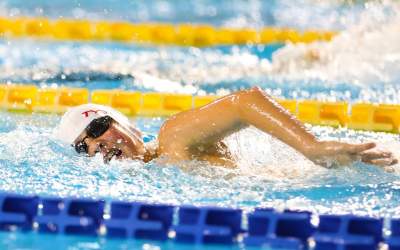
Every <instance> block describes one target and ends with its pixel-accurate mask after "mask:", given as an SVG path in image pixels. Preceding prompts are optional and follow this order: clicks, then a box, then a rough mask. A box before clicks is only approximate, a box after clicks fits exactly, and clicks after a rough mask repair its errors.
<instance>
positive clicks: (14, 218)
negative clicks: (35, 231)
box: [0, 194, 38, 230]
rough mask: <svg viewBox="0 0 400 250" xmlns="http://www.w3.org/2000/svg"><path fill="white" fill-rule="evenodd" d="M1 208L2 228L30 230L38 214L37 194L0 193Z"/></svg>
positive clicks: (0, 225) (0, 228)
mask: <svg viewBox="0 0 400 250" xmlns="http://www.w3.org/2000/svg"><path fill="white" fill-rule="evenodd" d="M0 208H1V210H0V230H12V228H19V229H22V230H30V229H32V221H33V217H34V216H35V215H36V214H37V210H38V199H37V197H35V196H22V195H3V194H0Z"/></svg>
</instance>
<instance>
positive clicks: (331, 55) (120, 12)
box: [0, 0, 400, 249]
mask: <svg viewBox="0 0 400 250" xmlns="http://www.w3.org/2000/svg"><path fill="white" fill-rule="evenodd" d="M0 13H2V14H3V15H5V16H15V15H16V16H19V15H35V16H36V15H37V16H47V17H51V18H58V17H60V15H62V16H63V17H76V18H89V19H109V20H129V21H163V22H164V21H166V22H174V23H180V22H194V23H210V24H213V25H218V26H229V27H256V28H257V27H261V26H264V25H272V26H289V27H295V28H300V29H310V28H324V29H330V30H341V31H343V33H342V35H341V36H339V37H338V38H336V39H334V41H332V42H330V43H317V44H313V45H306V46H303V45H287V46H284V47H282V46H283V45H279V44H277V45H269V46H221V47H212V48H203V49H198V48H180V47H154V46H143V45H141V46H139V45H130V44H119V43H79V42H47V41H34V40H30V39H23V40H1V41H0V79H1V81H3V82H7V81H11V82H21V83H34V84H37V85H39V86H70V87H87V88H89V89H98V88H106V89H111V88H121V89H125V90H140V91H173V92H179V93H192V94H215V93H216V94H224V93H229V92H231V91H234V90H237V89H241V88H246V87H250V86H254V85H259V86H261V87H262V88H263V89H265V90H266V91H267V92H269V93H271V94H272V95H274V96H277V97H285V98H298V99H302V98H316V99H319V100H332V101H333V100H346V101H349V102H358V101H371V102H386V103H399V94H398V93H399V91H398V90H399V84H398V83H399V79H400V73H399V72H400V68H399V67H400V66H399V65H400V64H399V62H400V54H399V51H400V48H399V46H400V45H399V43H398V41H399V40H400V39H399V35H400V32H398V31H399V30H398V29H399V27H400V25H399V24H400V21H399V4H398V3H396V2H392V1H381V2H366V3H364V2H357V3H354V4H349V3H346V2H341V1H330V2H329V3H319V2H318V3H316V2H313V1H227V0H225V1H222V0H220V1H194V0H193V1H152V2H149V1H111V0H108V1H66V0H64V1H57V2H52V1H48V0H46V1H29V2H26V1H16V0H14V1H11V0H6V1H2V3H1V5H0ZM382 37H385V39H382ZM310 49H313V50H317V51H318V52H319V53H320V55H321V57H320V60H317V61H313V60H309V59H308V58H307V57H306V56H305V55H307V51H308V50H310ZM273 52H275V53H274V54H273ZM142 74H149V75H152V76H154V77H157V78H161V79H163V81H161V80H158V79H151V78H150V79H148V78H146V77H145V80H143V79H142V78H138V77H137V76H138V75H142ZM58 120H59V117H58V116H54V115H33V116H32V115H25V114H10V113H5V112H1V113H0V152H1V154H0V173H1V176H2V178H1V179H0V190H2V191H10V192H17V193H22V194H41V195H58V196H63V197H64V196H79V197H94V198H105V199H121V200H122V199H123V200H130V201H137V200H139V201H149V202H167V203H171V204H197V205H217V206H230V207H240V208H243V209H244V210H251V209H252V208H254V207H260V206H265V207H275V208H278V209H283V208H293V209H305V210H309V211H313V212H317V213H355V214H359V215H370V216H384V217H385V216H387V217H398V216H399V213H400V212H399V211H400V209H399V206H398V204H399V199H400V198H399V188H400V178H399V176H398V173H399V172H400V171H399V167H398V166H395V171H397V173H395V174H391V173H386V172H385V171H382V170H381V169H379V168H375V167H372V166H368V165H365V164H354V165H353V166H349V167H347V168H341V169H329V170H327V169H323V168H320V167H317V166H314V165H313V164H311V163H310V162H309V161H307V160H306V159H304V158H303V157H302V156H301V155H299V154H297V153H296V152H294V151H293V150H291V149H290V148H288V147H286V146H285V145H283V144H282V143H280V142H278V141H276V140H273V139H272V138H270V137H268V136H266V135H263V134H262V133H260V132H259V131H257V130H256V129H253V128H250V129H247V130H245V131H243V132H241V133H239V134H238V135H234V136H232V137H230V138H227V143H228V144H229V146H230V148H231V149H232V151H233V152H234V154H235V155H236V156H237V157H238V160H239V162H240V168H239V169H237V170H227V169H222V168H215V167H210V166H206V165H202V164H198V163H193V166H192V167H188V168H187V169H184V170H182V169H180V168H178V167H176V166H165V165H163V166H160V165H159V164H157V163H156V162H152V163H150V164H142V163H139V162H133V161H124V162H111V164H110V165H108V166H105V165H104V164H103V163H102V159H101V158H100V157H95V158H93V159H87V158H84V157H79V156H77V155H76V154H75V153H74V152H73V150H72V149H71V148H69V147H65V145H62V144H60V143H58V142H57V141H55V140H54V138H53V137H52V129H53V128H54V126H55V125H56V124H57V122H58ZM162 121H163V118H136V119H134V122H135V123H136V124H137V126H138V127H139V128H140V129H142V130H143V131H144V132H145V133H146V134H149V135H155V134H156V133H157V131H158V128H159V126H160V124H161V123H162ZM310 129H312V131H313V132H314V133H316V134H317V136H319V137H320V138H323V139H344V138H347V140H350V141H366V140H374V141H378V142H379V143H380V144H383V145H384V146H386V147H388V148H390V149H391V150H394V151H396V153H398V151H399V149H400V147H399V143H398V136H397V135H388V134H379V133H367V132H354V131H350V130H346V129H340V130H333V129H331V128H323V127H312V128H310ZM54 240H55V242H57V243H60V246H62V248H68V249H104V248H109V249H114V248H120V249H127V248H133V246H136V247H142V248H143V249H158V248H162V249H166V248H171V249H178V248H182V249H187V246H186V247H185V246H180V245H178V246H175V245H172V246H171V245H168V244H162V243H152V244H151V245H145V244H143V242H140V241H129V242H127V241H112V240H108V239H107V240H105V239H86V238H85V239H84V240H82V238H79V237H53V236H41V235H40V236H37V235H36V234H34V233H33V234H27V235H22V234H19V233H13V234H6V233H4V234H3V233H2V234H1V236H0V242H1V243H0V244H2V245H3V247H4V248H28V249H29V248H31V249H52V248H51V247H53V246H54V245H52V244H50V245H45V244H44V242H46V241H50V242H52V241H54ZM198 248H199V249H201V247H198Z"/></svg>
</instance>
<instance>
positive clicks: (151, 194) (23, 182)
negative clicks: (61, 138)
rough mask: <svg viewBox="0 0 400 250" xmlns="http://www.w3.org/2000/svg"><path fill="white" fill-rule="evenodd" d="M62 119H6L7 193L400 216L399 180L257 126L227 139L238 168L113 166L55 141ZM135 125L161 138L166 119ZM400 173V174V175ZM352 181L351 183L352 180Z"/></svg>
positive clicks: (323, 132)
mask: <svg viewBox="0 0 400 250" xmlns="http://www.w3.org/2000/svg"><path fill="white" fill-rule="evenodd" d="M58 120H59V117H56V116H51V115H33V116H25V115H13V114H8V113H1V114H0V124H6V123H8V125H2V126H1V127H0V150H1V152H2V154H0V174H1V176H2V178H1V179H0V189H1V190H4V191H12V192H18V193H25V194H32V193H34V194H42V195H57V196H80V197H82V196H84V197H95V198H113V199H121V200H131V201H146V202H162V203H165V202H166V203H172V204H197V205H219V206H234V207H241V208H244V209H252V208H254V207H255V206H273V207H275V208H293V209H307V210H310V211H314V212H319V213H334V212H335V213H336V212H340V213H344V212H353V213H356V214H368V215H374V216H378V215H379V216H383V215H391V216H393V215H399V214H398V213H399V212H398V211H399V209H398V204H399V203H398V202H399V200H398V198H397V197H398V195H397V192H398V191H397V190H398V189H399V188H398V187H399V184H400V179H399V177H398V174H389V173H385V172H384V171H382V170H381V169H379V168H376V167H372V166H368V165H364V164H355V165H354V166H351V167H346V168H338V169H329V170H328V169H324V168H321V167H318V166H315V165H313V164H312V163H311V162H309V161H308V160H306V159H305V158H304V157H303V156H302V155H300V154H298V153H296V152H295V151H294V150H293V149H291V148H289V147H288V146H286V145H285V144H283V143H281V142H279V141H277V140H276V139H273V138H271V137H269V136H267V135H264V134H263V133H261V132H260V131H258V130H256V129H255V128H249V129H246V130H243V131H242V132H240V133H239V134H235V135H233V136H231V137H229V138H227V139H226V142H227V144H228V146H229V147H230V149H231V150H232V152H233V153H234V154H235V155H236V156H237V157H238V158H239V166H240V167H239V168H237V169H233V170H232V169H225V168H221V167H215V166H210V165H207V164H204V163H203V164H199V163H197V162H193V164H192V165H193V167H192V168H186V169H181V168H179V167H177V166H174V165H160V164H159V163H157V162H156V161H154V162H151V163H149V164H143V163H141V162H137V161H111V163H110V164H109V165H104V164H103V161H102V158H101V157H100V156H96V157H94V158H86V157H83V156H78V155H76V153H75V152H74V150H73V148H70V147H68V146H65V145H62V144H60V143H59V142H57V141H55V140H54V139H53V138H52V136H51V133H52V130H53V127H54V126H55V124H56V123H57V122H58ZM135 122H136V125H137V126H138V127H139V128H140V129H142V130H144V132H146V133H150V134H154V133H156V132H157V130H158V128H159V126H160V125H161V123H162V119H159V118H155V119H150V118H140V119H137V120H136V121H135ZM313 132H314V133H316V134H317V135H318V136H319V137H320V138H325V139H327V138H329V139H332V138H334V139H338V138H346V137H347V138H348V140H350V141H363V140H379V141H381V142H382V143H385V144H388V142H389V143H393V146H395V147H398V145H399V144H398V143H397V142H396V140H397V136H394V135H390V134H383V133H381V134H376V133H365V132H354V131H349V130H345V129H342V130H334V129H331V128H325V127H313ZM396 168H397V167H396ZM399 173H400V172H399ZM349 176H351V178H349Z"/></svg>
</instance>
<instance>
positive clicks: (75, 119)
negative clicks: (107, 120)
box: [54, 103, 130, 144]
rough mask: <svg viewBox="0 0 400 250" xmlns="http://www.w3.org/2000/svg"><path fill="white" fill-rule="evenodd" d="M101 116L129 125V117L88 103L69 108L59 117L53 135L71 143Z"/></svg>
mask: <svg viewBox="0 0 400 250" xmlns="http://www.w3.org/2000/svg"><path fill="white" fill-rule="evenodd" d="M103 116H110V117H111V118H113V119H114V121H116V122H118V123H119V124H120V125H122V126H125V127H127V128H129V127H130V123H129V119H128V118H127V117H126V116H125V115H123V114H121V113H120V112H118V111H117V110H115V109H113V108H110V107H107V106H103V105H98V104H93V103H88V104H83V105H79V106H76V107H73V108H71V109H69V110H68V111H67V112H66V113H65V114H64V115H63V117H62V118H61V122H60V124H59V125H58V126H57V127H56V129H55V131H54V136H55V137H56V138H57V139H58V140H60V141H63V142H65V143H68V144H73V142H74V141H75V140H76V138H78V136H79V135H80V134H81V133H82V132H83V130H84V129H85V128H86V127H87V126H88V125H89V123H90V122H91V121H93V120H94V119H97V118H100V117H103Z"/></svg>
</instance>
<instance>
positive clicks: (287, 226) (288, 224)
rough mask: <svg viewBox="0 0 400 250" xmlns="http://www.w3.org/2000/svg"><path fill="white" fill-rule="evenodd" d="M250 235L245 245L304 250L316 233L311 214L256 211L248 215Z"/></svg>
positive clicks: (266, 210) (245, 240)
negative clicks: (308, 240)
mask: <svg viewBox="0 0 400 250" xmlns="http://www.w3.org/2000/svg"><path fill="white" fill-rule="evenodd" d="M248 223H249V224H248V234H247V236H246V237H245V239H244V243H245V244H246V245H249V246H266V247H273V248H285V249H304V248H306V247H307V239H308V238H309V237H310V236H311V235H312V233H313V232H314V230H315V229H314V227H313V226H312V225H311V213H309V212H296V211H289V210H286V211H284V212H283V213H279V212H276V211H274V210H273V209H256V210H255V211H254V212H253V213H251V214H249V215H248Z"/></svg>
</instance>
